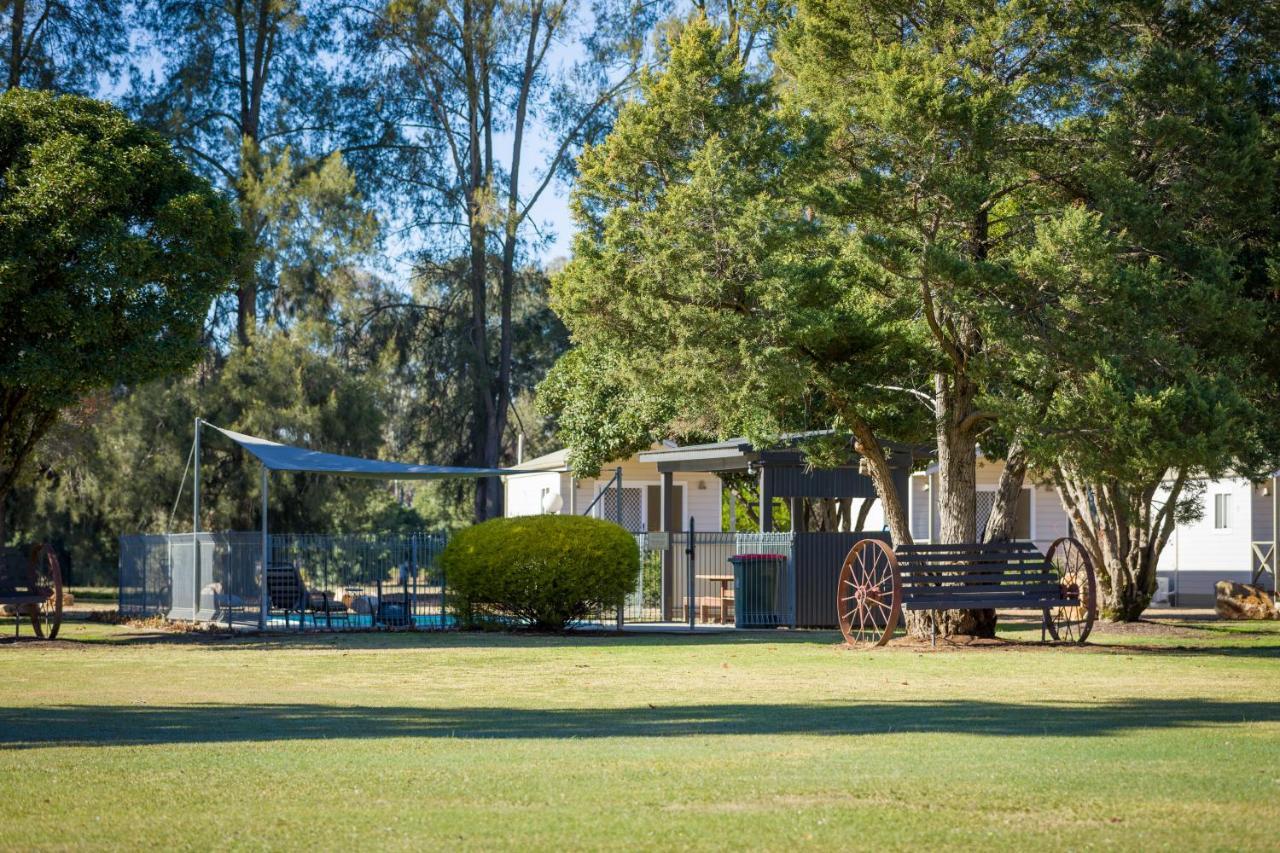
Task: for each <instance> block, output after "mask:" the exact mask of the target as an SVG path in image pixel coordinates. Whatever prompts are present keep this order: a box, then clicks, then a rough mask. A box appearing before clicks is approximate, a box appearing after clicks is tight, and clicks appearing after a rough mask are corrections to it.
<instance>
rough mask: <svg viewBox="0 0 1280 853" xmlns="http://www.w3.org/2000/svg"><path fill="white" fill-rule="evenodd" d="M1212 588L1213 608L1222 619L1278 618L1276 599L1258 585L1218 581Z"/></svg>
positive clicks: (1279, 616) (1279, 615)
mask: <svg viewBox="0 0 1280 853" xmlns="http://www.w3.org/2000/svg"><path fill="white" fill-rule="evenodd" d="M1213 589H1214V605H1213V609H1214V610H1216V611H1217V613H1218V615H1219V616H1221V617H1222V618H1223V619H1280V612H1277V611H1276V600H1275V599H1274V598H1273V597H1272V596H1271V593H1269V592H1267V591H1266V590H1265V589H1263V588H1262V587H1260V586H1254V585H1253V584H1251V583H1234V582H1232V581H1218V582H1217V583H1216V584H1214V587H1213Z"/></svg>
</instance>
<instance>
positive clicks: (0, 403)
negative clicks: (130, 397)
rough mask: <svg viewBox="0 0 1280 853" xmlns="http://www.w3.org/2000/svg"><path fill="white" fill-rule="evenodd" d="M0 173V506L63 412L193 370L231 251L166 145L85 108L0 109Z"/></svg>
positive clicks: (217, 210)
mask: <svg viewBox="0 0 1280 853" xmlns="http://www.w3.org/2000/svg"><path fill="white" fill-rule="evenodd" d="M0 173H2V174H3V175H4V185H3V190H2V191H0V269H2V270H3V272H2V273H0V505H2V504H3V503H4V502H5V501H6V500H7V498H8V496H9V494H10V492H11V491H12V490H13V488H14V486H15V485H16V484H17V482H18V480H19V478H20V477H21V476H22V475H23V473H24V469H25V468H26V463H27V462H28V460H29V459H30V458H31V455H32V453H33V452H34V451H35V449H36V446H37V443H38V442H39V441H40V439H41V438H42V437H43V436H44V435H45V434H46V433H47V432H48V431H49V429H50V428H51V427H52V426H53V424H54V423H55V421H56V420H57V418H58V414H59V412H61V411H62V410H63V409H64V408H66V407H67V406H69V405H71V404H74V403H76V402H77V401H78V400H79V399H80V398H81V397H82V396H84V395H86V394H88V393H89V392H91V391H93V390H94V389H99V388H104V387H109V386H111V385H114V384H116V383H121V382H138V381H143V380H147V379H152V378H155V377H159V376H163V375H165V374H168V373H172V372H175V371H180V370H183V369H185V368H188V367H190V366H191V365H192V364H194V363H195V362H196V360H197V359H198V358H199V357H200V354H201V351H202V349H201V345H200V342H201V333H202V330H203V327H204V320H205V316H206V315H207V313H208V311H209V307H210V304H211V303H212V301H213V299H214V298H215V297H216V296H217V295H218V294H219V293H221V292H222V291H223V290H224V289H225V288H226V286H227V284H228V282H229V281H230V280H231V278H232V276H233V274H234V272H235V270H236V268H237V265H238V264H239V262H240V258H241V249H242V240H241V236H240V232H239V230H238V229H237V228H236V225H235V220H234V217H233V215H232V213H231V211H230V209H229V207H228V206H227V204H226V202H225V200H224V199H223V198H222V197H221V196H220V195H218V194H217V193H216V192H215V191H214V190H213V189H212V188H211V187H210V186H209V184H208V183H207V182H206V181H204V180H202V179H201V178H199V177H198V176H196V175H195V174H193V173H192V172H191V170H190V169H189V168H188V167H187V166H186V165H185V164H184V163H183V162H182V160H181V159H180V158H179V157H178V156H177V155H176V154H174V152H173V151H172V149H171V148H170V147H169V145H168V143H166V142H165V141H164V140H163V139H161V138H160V137H159V136H158V135H156V134H155V133H153V132H151V131H148V130H146V129H144V128H142V127H139V126H138V125H136V124H134V123H133V122H131V121H130V120H129V119H128V118H127V117H126V116H125V115H124V114H123V113H121V112H120V111H118V110H116V109H114V108H112V107H110V106H108V105H106V104H103V103H100V102H98V101H93V100H90V99H88V98H82V97H79V96H71V95H65V96H60V97H58V96H53V95H49V94H45V93H36V92H29V91H26V90H21V89H15V90H10V91H9V92H7V93H6V94H5V95H4V96H3V97H0ZM2 518H3V513H0V519H2ZM0 541H3V521H0Z"/></svg>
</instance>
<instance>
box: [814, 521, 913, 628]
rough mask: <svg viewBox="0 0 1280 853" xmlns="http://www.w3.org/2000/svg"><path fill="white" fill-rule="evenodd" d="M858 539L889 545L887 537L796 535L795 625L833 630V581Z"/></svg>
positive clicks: (834, 591)
mask: <svg viewBox="0 0 1280 853" xmlns="http://www.w3.org/2000/svg"><path fill="white" fill-rule="evenodd" d="M861 539H880V540H882V541H884V542H890V539H889V534H888V533H882V532H878V531H877V532H875V533H870V532H868V533H797V534H796V539H795V545H794V546H793V547H794V549H795V550H794V551H793V552H792V553H793V559H794V560H795V568H796V625H797V626H798V627H801V628H835V627H837V626H838V622H839V620H838V619H837V617H836V582H837V581H838V580H839V579H840V566H841V565H843V564H844V558H845V555H846V554H848V553H849V549H850V548H852V547H853V546H854V544H855V543H857V542H858V541H859V540H861Z"/></svg>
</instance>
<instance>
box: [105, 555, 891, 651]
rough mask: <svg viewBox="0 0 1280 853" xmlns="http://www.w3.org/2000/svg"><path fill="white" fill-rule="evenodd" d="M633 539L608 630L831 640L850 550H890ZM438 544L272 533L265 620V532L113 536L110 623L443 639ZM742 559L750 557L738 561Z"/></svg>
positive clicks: (604, 619)
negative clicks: (631, 567)
mask: <svg viewBox="0 0 1280 853" xmlns="http://www.w3.org/2000/svg"><path fill="white" fill-rule="evenodd" d="M635 536H636V540H637V544H638V545H639V550H640V566H639V572H638V573H637V575H636V586H635V589H634V590H633V591H632V592H631V593H630V594H628V595H627V598H626V601H625V602H624V603H623V604H622V606H621V608H620V611H621V612H620V613H619V608H613V609H609V610H606V611H604V612H601V613H599V614H597V616H596V618H595V619H593V620H591V621H593V622H596V623H598V624H600V625H603V626H605V627H610V626H615V625H626V624H633V625H634V624H644V623H668V624H682V625H693V626H697V625H723V626H737V627H740V628H767V627H784V626H786V627H802V628H832V627H835V625H836V609H835V590H836V580H837V577H838V575H839V572H840V565H841V563H842V562H843V560H844V556H845V554H846V553H847V552H848V551H849V549H850V548H851V547H853V544H854V543H855V542H857V541H858V540H859V539H864V538H885V539H887V534H883V533H720V532H705V533H699V532H695V533H693V534H692V535H691V534H690V533H688V532H679V533H637V534H635ZM446 539H447V537H446V535H445V534H443V533H415V534H409V535H346V536H328V535H310V534H276V535H272V536H271V537H270V538H269V541H270V548H271V554H270V560H269V566H270V572H269V575H270V577H271V578H272V581H271V583H269V584H268V590H267V593H268V595H267V609H266V612H265V614H264V613H263V610H262V601H263V596H262V586H261V583H262V581H261V579H262V570H261V566H262V537H261V534H258V533H201V534H198V535H196V536H195V537H193V536H192V534H190V533H185V534H170V535H133V536H123V537H121V539H120V611H121V613H123V614H125V615H129V616H163V617H166V618H169V619H182V620H187V619H190V620H197V621H206V622H225V623H227V624H228V625H241V626H245V627H256V626H258V625H259V624H265V625H267V626H268V627H269V628H277V627H279V628H283V627H285V626H286V625H295V624H301V625H303V626H306V627H320V628H333V629H343V628H373V627H407V626H409V625H410V624H412V625H413V626H414V627H420V628H443V627H448V626H449V624H450V617H449V613H448V597H449V594H448V586H447V584H446V582H445V577H444V572H443V570H442V568H441V567H440V564H439V563H440V561H439V555H440V552H441V551H442V550H443V548H444V545H445V542H446ZM196 543H198V547H199V559H198V560H197V559H196ZM744 555H757V557H758V558H757V559H750V560H742V559H738V558H741V557H743V556H744ZM300 601H301V606H298V605H299V602H300ZM619 616H621V618H619Z"/></svg>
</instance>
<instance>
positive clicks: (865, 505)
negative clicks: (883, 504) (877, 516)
mask: <svg viewBox="0 0 1280 853" xmlns="http://www.w3.org/2000/svg"><path fill="white" fill-rule="evenodd" d="M875 504H876V499H875V498H874V497H870V498H866V499H864V500H863V501H862V505H861V506H860V507H858V521H857V523H856V524H855V525H854V528H853V532H854V533H861V532H862V531H863V529H864V528H865V527H866V526H867V516H868V515H870V514H871V507H873V506H875ZM846 506H847V504H846ZM846 511H847V510H846Z"/></svg>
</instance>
